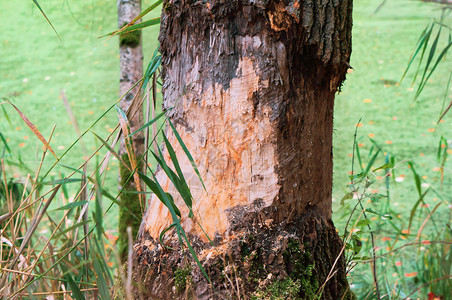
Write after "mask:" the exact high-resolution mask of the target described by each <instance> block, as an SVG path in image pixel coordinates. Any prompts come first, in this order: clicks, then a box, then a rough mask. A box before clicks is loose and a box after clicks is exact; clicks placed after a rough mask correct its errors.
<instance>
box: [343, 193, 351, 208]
mask: <svg viewBox="0 0 452 300" xmlns="http://www.w3.org/2000/svg"><path fill="white" fill-rule="evenodd" d="M350 199H353V193H351V192H350V193H347V194H345V195H344V197H342V199H341V205H344V204H345V201H347V200H350Z"/></svg>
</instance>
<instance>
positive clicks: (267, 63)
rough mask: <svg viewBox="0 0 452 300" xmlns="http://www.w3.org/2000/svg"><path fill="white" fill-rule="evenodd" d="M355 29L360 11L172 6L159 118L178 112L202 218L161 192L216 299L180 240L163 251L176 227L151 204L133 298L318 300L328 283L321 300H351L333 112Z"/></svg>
mask: <svg viewBox="0 0 452 300" xmlns="http://www.w3.org/2000/svg"><path fill="white" fill-rule="evenodd" d="M351 28H352V0H340V1H339V0H304V1H302V0H284V1H283V0H270V1H269V0H266V1H264V0H254V1H251V0H229V1H222V0H204V1H188V0H181V1H168V2H167V3H166V5H165V7H164V11H163V13H162V23H161V28H160V38H159V41H160V44H161V48H160V51H161V53H162V62H163V65H162V68H163V69H162V78H163V99H164V100H163V101H164V102H163V105H164V108H165V109H168V108H170V107H173V106H174V109H172V110H170V111H168V113H167V115H168V117H170V118H171V120H172V121H173V123H175V124H176V128H177V130H178V132H179V133H180V135H181V137H182V140H183V141H184V142H185V144H186V145H187V147H188V149H189V151H190V152H191V154H192V155H193V157H194V160H195V162H196V164H197V165H198V167H199V170H200V172H201V176H202V178H203V179H204V182H205V185H206V188H207V192H208V193H205V192H204V190H203V188H202V186H201V184H200V182H199V180H198V179H197V176H196V174H195V173H194V171H193V168H192V166H191V164H190V162H189V161H188V159H186V156H185V154H184V152H183V150H182V149H181V147H180V146H178V143H177V140H176V138H175V136H174V134H173V133H172V131H171V130H167V132H166V134H167V136H168V139H169V140H170V142H171V143H172V145H173V146H174V147H175V150H176V153H177V155H178V158H179V160H180V161H179V162H180V164H181V168H182V170H183V172H184V173H185V178H186V179H187V180H188V181H189V186H190V187H191V191H192V194H193V196H194V203H193V210H194V214H195V218H189V217H188V211H187V209H182V208H184V204H183V201H182V199H181V198H180V197H178V196H177V193H175V191H174V188H173V187H172V185H171V184H170V182H169V181H168V180H167V179H166V176H165V175H164V174H163V172H157V178H158V179H159V181H160V182H161V184H162V186H163V187H164V188H166V189H167V191H169V192H170V193H172V194H173V197H174V199H175V202H176V204H177V206H178V207H179V208H181V212H182V216H183V218H182V226H183V227H184V229H185V230H186V232H188V234H189V237H190V240H191V241H192V243H193V245H194V248H195V250H196V253H197V254H198V256H199V258H200V260H201V262H202V264H203V266H204V268H205V269H206V271H207V273H208V274H209V276H210V278H211V280H212V285H210V284H209V283H208V281H207V280H206V279H205V278H204V277H203V276H202V274H201V272H200V270H199V268H198V267H197V266H196V264H195V263H194V262H193V260H192V259H191V258H190V254H189V252H188V251H187V250H186V249H185V250H184V249H181V248H180V247H178V240H177V238H176V235H175V233H174V232H170V233H167V234H166V235H165V243H166V244H167V245H169V246H171V247H173V248H174V249H176V250H170V249H168V248H164V247H162V246H161V245H159V234H160V233H161V232H162V231H163V230H164V229H165V228H167V227H168V226H169V225H170V224H171V223H172V219H171V216H170V214H169V212H168V210H167V209H166V207H165V206H164V205H162V204H161V202H160V201H159V200H158V199H156V198H152V199H151V200H150V203H149V204H148V209H147V211H146V214H145V216H144V218H143V222H142V224H141V227H140V232H139V238H138V243H137V244H136V245H135V247H134V249H135V258H134V259H135V263H134V268H135V270H137V271H136V273H135V279H136V281H137V282H138V288H137V290H136V293H137V294H140V295H151V294H154V295H159V297H161V298H163V299H175V298H180V299H185V298H187V297H193V298H199V299H212V298H215V299H229V298H243V297H245V298H248V297H250V296H252V295H255V296H257V297H258V298H259V297H261V298H266V297H267V298H270V299H271V298H275V297H276V296H277V295H276V294H277V292H278V291H275V289H276V288H275V287H276V286H279V287H283V286H284V288H281V289H283V290H284V291H281V290H280V291H279V292H287V293H289V294H281V295H280V296H281V297H285V298H292V299H294V298H297V297H299V298H301V299H314V297H315V295H316V293H317V292H318V290H319V289H320V287H321V286H322V285H323V284H324V283H325V281H326V280H327V277H328V276H329V275H331V274H332V275H334V276H332V277H331V278H329V279H328V280H327V282H326V284H325V286H324V289H323V292H322V294H321V298H323V299H351V298H352V294H351V293H350V291H349V287H348V283H347V279H346V274H345V262H344V259H343V255H342V254H341V249H342V243H341V240H340V239H339V237H338V235H337V233H336V230H335V228H334V225H333V223H332V221H331V193H332V177H333V176H332V170H333V169H332V166H333V161H332V133H333V106H334V97H335V93H336V92H337V90H338V89H339V88H340V85H341V84H342V82H343V80H344V79H345V75H346V72H347V69H348V66H349V60H350V53H351ZM181 96H182V97H181ZM166 159H167V161H170V157H169V155H168V154H166ZM197 222H199V223H200V224H201V225H202V227H203V228H204V230H205V231H206V233H207V234H208V235H209V236H210V238H211V239H212V240H213V241H214V243H215V246H214V247H212V246H210V244H209V242H208V240H207V238H206V237H205V235H204V234H203V231H202V230H201V228H200V227H199V226H198V225H197ZM337 258H339V259H338V260H336V259H337ZM186 270H188V271H186ZM147 292H149V293H150V294H147ZM284 295H285V296H284ZM288 295H289V296H288Z"/></svg>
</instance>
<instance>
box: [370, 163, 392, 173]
mask: <svg viewBox="0 0 452 300" xmlns="http://www.w3.org/2000/svg"><path fill="white" fill-rule="evenodd" d="M392 168H394V164H392V163H386V164H384V165H381V166H379V167H378V168H376V169H373V170H372V172H375V171H378V170H382V169H385V170H387V169H392Z"/></svg>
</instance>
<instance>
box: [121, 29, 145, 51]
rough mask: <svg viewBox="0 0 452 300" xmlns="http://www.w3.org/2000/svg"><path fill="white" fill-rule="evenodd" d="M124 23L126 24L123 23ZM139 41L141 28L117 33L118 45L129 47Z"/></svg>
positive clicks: (133, 46)
mask: <svg viewBox="0 0 452 300" xmlns="http://www.w3.org/2000/svg"><path fill="white" fill-rule="evenodd" d="M124 25H126V24H124ZM140 42H141V30H135V31H131V32H127V33H122V34H120V35H119V45H120V46H127V47H131V48H135V47H138V46H139V45H140Z"/></svg>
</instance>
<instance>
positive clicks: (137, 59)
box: [117, 0, 144, 261]
mask: <svg viewBox="0 0 452 300" xmlns="http://www.w3.org/2000/svg"><path fill="white" fill-rule="evenodd" d="M117 4H118V26H119V27H120V28H121V27H123V26H124V25H125V24H128V23H129V22H131V21H132V20H133V19H134V18H135V17H136V16H137V15H139V14H140V13H141V0H118V2H117ZM119 62H120V84H119V95H120V96H122V95H124V94H125V93H126V92H127V91H128V90H129V89H130V88H131V87H132V86H133V85H134V84H135V83H137V82H138V81H139V80H140V79H141V77H142V76H143V50H142V47H141V31H134V32H131V33H128V34H122V35H120V36H119ZM137 93H139V87H135V88H134V89H133V90H132V91H130V92H129V93H128V94H127V95H126V96H125V97H124V98H123V99H122V100H121V102H120V104H119V105H120V107H121V109H122V110H123V111H124V112H127V110H128V109H129V107H130V106H131V105H132V102H133V101H132V100H133V99H134V97H135V95H137ZM129 122H130V129H131V131H132V132H133V131H135V130H137V129H138V128H140V127H141V126H142V123H143V113H142V111H141V108H140V109H139V110H138V112H137V113H136V114H135V115H134V116H132V115H130V117H129ZM133 148H134V152H135V155H136V156H137V157H140V156H141V155H143V152H144V138H143V135H135V136H134V141H133ZM119 155H120V156H121V157H122V158H123V160H124V161H129V159H128V155H127V151H126V148H125V145H124V141H122V142H121V144H120V146H119ZM119 168H120V170H119V183H120V186H121V187H123V186H124V184H125V185H126V186H125V187H124V189H123V193H122V194H121V196H120V201H121V206H124V207H127V210H124V209H121V208H120V210H119V237H118V245H119V254H120V256H121V258H122V260H123V261H125V258H126V257H127V243H128V236H127V227H129V226H130V227H132V234H133V236H134V237H136V234H137V232H138V228H139V226H140V225H139V221H138V222H137V220H136V217H135V216H133V215H132V214H131V213H133V214H135V215H136V216H141V207H140V201H139V198H138V194H130V193H127V192H128V191H136V190H137V189H136V187H135V184H134V182H133V180H129V181H128V182H127V179H128V178H129V175H130V171H129V170H128V169H127V168H126V167H125V166H123V165H121V164H120V166H119Z"/></svg>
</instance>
